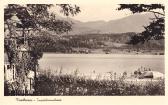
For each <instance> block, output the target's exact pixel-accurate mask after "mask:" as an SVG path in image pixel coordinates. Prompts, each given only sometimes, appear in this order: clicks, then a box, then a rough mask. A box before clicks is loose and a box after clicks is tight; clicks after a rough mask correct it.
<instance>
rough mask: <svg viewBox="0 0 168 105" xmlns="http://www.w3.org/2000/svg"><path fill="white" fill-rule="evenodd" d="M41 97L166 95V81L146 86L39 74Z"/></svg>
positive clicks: (37, 83)
mask: <svg viewBox="0 0 168 105" xmlns="http://www.w3.org/2000/svg"><path fill="white" fill-rule="evenodd" d="M35 84H36V87H35V88H36V92H35V94H34V95H39V96H52V95H53V96H55V95H56V96H135V95H137V96H146V95H152V96H153V95H165V84H164V80H159V81H157V82H156V81H155V82H152V81H148V82H146V83H145V84H135V83H126V82H124V80H123V79H119V80H98V79H97V80H93V79H86V78H85V77H79V76H76V75H64V74H60V75H59V74H58V75H52V74H48V73H47V74H46V73H43V74H39V76H38V78H37V81H36V83H35Z"/></svg>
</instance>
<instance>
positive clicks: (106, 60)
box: [39, 53, 164, 74]
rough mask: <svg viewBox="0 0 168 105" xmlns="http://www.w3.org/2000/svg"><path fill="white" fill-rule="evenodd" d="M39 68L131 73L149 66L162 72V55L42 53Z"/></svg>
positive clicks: (65, 70)
mask: <svg viewBox="0 0 168 105" xmlns="http://www.w3.org/2000/svg"><path fill="white" fill-rule="evenodd" d="M39 67H40V70H51V71H52V72H56V71H59V70H60V69H61V70H62V72H63V73H72V72H74V71H75V70H78V71H79V72H80V73H83V74H90V73H93V72H95V73H100V74H101V73H107V72H111V71H112V72H116V73H123V72H125V71H126V72H127V73H131V72H133V71H135V70H137V69H138V68H141V67H142V68H143V67H145V68H148V69H149V68H150V69H151V70H154V71H159V72H161V73H164V55H124V54H123V55H118V54H116V55H114V54H104V55H99V54H83V55H82V54H81V55H80V54H55V53H44V54H43V57H42V58H41V59H40V60H39Z"/></svg>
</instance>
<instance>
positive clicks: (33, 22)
mask: <svg viewBox="0 0 168 105" xmlns="http://www.w3.org/2000/svg"><path fill="white" fill-rule="evenodd" d="M52 6H60V7H61V12H63V13H64V14H65V15H66V16H69V15H73V16H74V15H76V14H77V13H79V12H80V9H79V7H78V6H76V5H75V6H74V7H73V5H70V4H58V5H52V4H27V5H18V4H9V5H8V6H7V7H6V8H5V10H4V24H5V29H4V31H5V32H6V30H7V29H8V31H9V33H8V35H6V33H5V37H7V36H8V37H7V40H6V41H7V42H8V43H5V44H4V48H5V51H6V52H7V54H8V57H9V62H10V63H15V64H17V71H18V72H17V73H18V77H19V78H17V79H19V84H18V86H20V87H21V89H22V86H21V85H24V83H25V76H26V75H27V73H28V71H29V70H33V69H32V67H34V68H35V69H34V70H36V66H37V65H38V59H40V58H41V57H42V51H41V49H40V48H38V46H37V44H36V42H34V41H33V40H31V36H30V30H29V28H30V27H31V28H32V29H31V31H33V32H32V33H31V34H32V35H33V36H36V35H39V34H40V33H42V32H44V31H45V30H47V31H48V30H49V31H54V32H55V33H59V34H60V33H64V32H67V31H70V30H71V29H72V25H71V24H72V23H70V22H67V21H64V20H57V19H56V15H55V14H54V13H50V12H49V8H51V7H52ZM14 16H17V17H18V18H19V20H20V21H17V22H16V21H13V19H12V17H14ZM18 28H19V29H18ZM18 30H19V32H18ZM25 40H26V44H25ZM21 44H22V45H24V47H26V49H31V50H26V51H24V52H23V54H22V58H21V59H20V58H19V57H18V56H19V51H18V47H21ZM22 48H23V46H22ZM35 75H36V71H35ZM35 77H36V76H35ZM35 80H36V78H35Z"/></svg>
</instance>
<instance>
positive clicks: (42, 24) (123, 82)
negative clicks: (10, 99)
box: [1, 3, 165, 97]
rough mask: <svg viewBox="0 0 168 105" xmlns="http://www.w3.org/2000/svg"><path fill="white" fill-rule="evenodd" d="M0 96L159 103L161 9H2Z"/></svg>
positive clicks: (9, 6)
mask: <svg viewBox="0 0 168 105" xmlns="http://www.w3.org/2000/svg"><path fill="white" fill-rule="evenodd" d="M3 9H4V14H1V15H4V72H3V73H4V87H3V88H4V97H6V96H165V5H164V4H161V3H147V4H145V3H144V4H131V3H130V4H126V3H123V4H113V3H111V4H108V5H103V4H98V5H96V3H95V4H48V3H46V4H34V3H32V4H15V3H14V4H6V5H5V6H4V8H3Z"/></svg>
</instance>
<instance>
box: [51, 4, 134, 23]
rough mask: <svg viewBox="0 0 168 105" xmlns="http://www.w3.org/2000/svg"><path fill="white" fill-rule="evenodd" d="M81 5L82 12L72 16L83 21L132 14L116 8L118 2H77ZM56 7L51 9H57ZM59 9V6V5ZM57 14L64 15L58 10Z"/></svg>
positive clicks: (104, 19) (109, 18)
mask: <svg viewBox="0 0 168 105" xmlns="http://www.w3.org/2000/svg"><path fill="white" fill-rule="evenodd" d="M77 6H79V7H80V10H81V12H80V13H79V14H77V15H76V16H73V17H71V16H70V17H71V18H73V19H75V20H79V21H82V22H88V21H99V20H103V21H109V20H116V19H119V18H123V17H126V16H129V15H131V12H130V11H129V10H122V11H118V10H116V9H117V7H119V5H117V4H77ZM55 9H56V7H54V8H52V9H51V11H55ZM57 9H58V7H57ZM57 14H58V15H60V16H63V15H62V14H60V13H59V12H58V11H57Z"/></svg>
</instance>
